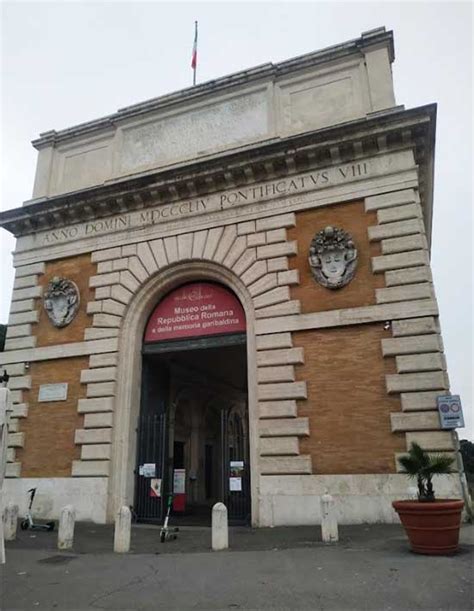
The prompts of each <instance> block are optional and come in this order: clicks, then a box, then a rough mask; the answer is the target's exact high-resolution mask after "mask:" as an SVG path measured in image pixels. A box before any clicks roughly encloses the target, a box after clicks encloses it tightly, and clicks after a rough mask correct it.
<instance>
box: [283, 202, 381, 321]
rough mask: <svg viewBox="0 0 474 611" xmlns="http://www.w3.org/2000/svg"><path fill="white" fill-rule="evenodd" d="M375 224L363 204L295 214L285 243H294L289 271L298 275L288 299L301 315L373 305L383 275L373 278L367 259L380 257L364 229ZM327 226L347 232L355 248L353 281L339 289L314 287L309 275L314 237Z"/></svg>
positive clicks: (375, 217)
mask: <svg viewBox="0 0 474 611" xmlns="http://www.w3.org/2000/svg"><path fill="white" fill-rule="evenodd" d="M376 224H377V216H376V213H375V212H372V213H369V214H367V213H366V212H365V211H364V204H363V202H353V203H349V204H340V205H338V206H328V207H325V208H315V209H313V210H306V211H303V212H298V213H297V214H296V226H295V227H293V228H291V229H290V230H289V239H292V240H297V241H298V254H297V256H295V257H291V258H290V268H291V269H298V270H299V272H300V284H299V285H297V286H293V287H291V298H292V299H299V300H300V302H301V311H302V312H303V313H306V312H322V311H324V310H335V309H340V308H353V307H358V306H366V305H372V304H375V289H376V288H381V287H383V286H384V279H383V274H373V273H372V270H371V267H370V257H373V256H377V255H379V254H380V250H379V249H380V247H379V245H378V243H372V244H370V243H369V240H368V236H367V227H369V226H370V225H376ZM328 225H334V226H336V227H341V228H342V229H344V230H345V231H348V232H349V233H350V234H351V235H352V237H353V238H354V241H355V243H356V246H357V250H358V265H357V271H356V275H355V277H354V279H353V280H352V281H351V282H350V283H349V284H348V285H347V286H345V287H343V288H342V289H336V290H330V289H327V288H325V287H323V286H321V285H320V284H318V283H317V282H316V281H315V280H314V278H313V275H312V273H311V269H310V267H309V262H308V255H309V247H310V244H311V240H312V239H313V237H314V235H315V233H317V232H318V231H320V230H321V229H324V227H327V226H328Z"/></svg>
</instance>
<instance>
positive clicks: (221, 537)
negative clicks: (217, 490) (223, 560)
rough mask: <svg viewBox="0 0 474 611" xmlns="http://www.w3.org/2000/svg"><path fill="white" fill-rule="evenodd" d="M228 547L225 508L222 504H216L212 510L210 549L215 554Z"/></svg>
mask: <svg viewBox="0 0 474 611" xmlns="http://www.w3.org/2000/svg"><path fill="white" fill-rule="evenodd" d="M228 547H229V528H228V525H227V507H226V506H225V505H224V503H216V504H215V505H214V507H213V508H212V549H213V550H214V551H216V552H217V551H219V550H221V549H227V548H228Z"/></svg>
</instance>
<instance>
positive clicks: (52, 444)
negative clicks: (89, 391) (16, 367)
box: [18, 357, 89, 477]
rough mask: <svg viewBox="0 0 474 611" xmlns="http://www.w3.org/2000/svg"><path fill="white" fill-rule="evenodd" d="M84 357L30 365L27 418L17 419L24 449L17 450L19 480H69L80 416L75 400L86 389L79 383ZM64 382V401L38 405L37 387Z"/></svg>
mask: <svg viewBox="0 0 474 611" xmlns="http://www.w3.org/2000/svg"><path fill="white" fill-rule="evenodd" d="M88 361H89V358H88V357H80V358H69V359H63V360H54V361H42V362H37V363H31V364H30V368H29V372H28V373H29V375H31V378H32V379H31V389H30V390H29V391H25V393H24V394H25V401H26V402H27V403H28V404H29V410H28V418H25V419H22V420H21V428H20V430H21V431H24V432H25V433H26V434H25V446H24V448H22V449H19V450H18V460H19V461H21V463H22V469H21V475H22V477H70V476H71V466H72V461H73V460H75V459H78V458H79V455H80V448H79V446H76V445H75V444H74V432H75V430H76V429H79V428H82V425H83V419H84V417H83V416H82V415H80V414H78V413H77V401H78V399H80V398H83V397H85V390H86V387H85V386H84V385H82V386H81V384H80V382H79V380H80V376H81V369H87V367H88ZM56 382H68V384H69V386H68V395H67V399H66V401H52V402H49V403H46V402H45V403H38V391H39V387H40V385H41V384H51V383H56Z"/></svg>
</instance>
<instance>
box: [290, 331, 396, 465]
mask: <svg viewBox="0 0 474 611" xmlns="http://www.w3.org/2000/svg"><path fill="white" fill-rule="evenodd" d="M384 337H390V331H384V330H383V326H382V324H381V323H379V324H370V325H359V326H355V327H341V328H337V329H324V330H311V331H301V332H298V333H294V334H293V341H294V345H295V346H300V347H303V348H304V355H305V363H304V365H299V366H297V367H296V376H297V379H299V380H305V381H306V382H307V389H308V399H307V400H306V401H299V402H298V416H307V417H308V418H309V421H310V437H308V438H305V439H301V440H300V452H301V454H310V455H311V457H312V462H313V473H324V474H336V473H393V472H395V460H394V452H398V451H404V450H405V436H404V435H403V434H394V433H392V432H391V428H390V413H391V412H396V411H400V401H399V398H398V397H393V396H389V395H387V393H386V390H385V374H386V373H393V372H394V371H395V363H394V359H385V360H384V359H383V357H382V352H381V348H380V340H381V339H382V338H384Z"/></svg>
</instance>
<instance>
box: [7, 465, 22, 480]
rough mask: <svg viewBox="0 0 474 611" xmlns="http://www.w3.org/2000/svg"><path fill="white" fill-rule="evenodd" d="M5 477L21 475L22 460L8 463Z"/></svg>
mask: <svg viewBox="0 0 474 611" xmlns="http://www.w3.org/2000/svg"><path fill="white" fill-rule="evenodd" d="M5 477H8V478H15V477H21V462H9V463H7V465H6V469H5Z"/></svg>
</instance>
